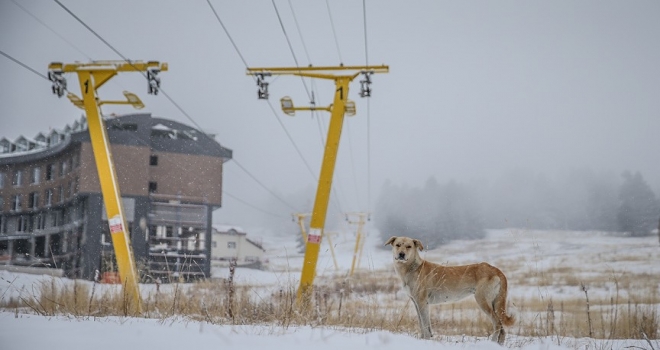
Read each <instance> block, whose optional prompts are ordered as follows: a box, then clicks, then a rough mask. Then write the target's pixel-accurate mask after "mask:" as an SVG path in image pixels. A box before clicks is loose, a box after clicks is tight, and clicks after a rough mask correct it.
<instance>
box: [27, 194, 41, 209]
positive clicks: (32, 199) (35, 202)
mask: <svg viewBox="0 0 660 350" xmlns="http://www.w3.org/2000/svg"><path fill="white" fill-rule="evenodd" d="M38 206H39V193H38V192H32V193H30V195H29V196H28V208H31V209H37V207H38Z"/></svg>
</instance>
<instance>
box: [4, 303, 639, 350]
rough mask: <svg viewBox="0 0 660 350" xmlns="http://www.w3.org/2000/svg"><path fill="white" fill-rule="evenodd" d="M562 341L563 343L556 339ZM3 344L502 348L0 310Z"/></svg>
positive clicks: (522, 343) (462, 341) (527, 346)
mask: <svg viewBox="0 0 660 350" xmlns="http://www.w3.org/2000/svg"><path fill="white" fill-rule="evenodd" d="M511 338H513V341H508V343H510V344H512V347H516V348H520V349H521V350H563V349H572V348H579V349H589V348H608V349H625V348H631V347H632V348H642V349H643V348H646V346H647V344H646V343H645V342H644V341H633V340H610V341H607V340H603V341H597V340H593V339H553V338H550V337H545V338H544V337H540V338H523V337H515V336H514V337H511ZM557 343H560V344H561V345H558V344H557ZM0 345H2V349H26V350H27V349H51V350H58V349H69V350H70V349H94V350H115V349H117V348H118V347H121V348H122V349H177V348H189V349H195V350H203V349H271V350H272V349H287V350H298V349H300V350H303V349H304V350H308V349H314V350H325V349H328V350H334V349H344V350H348V349H381V350H389V349H392V350H394V349H396V350H401V349H415V350H425V349H429V350H430V349H435V350H437V349H442V350H459V349H460V350H464V349H468V350H498V349H502V347H501V346H499V345H497V344H496V343H493V342H491V341H488V340H486V339H485V338H475V337H447V338H444V339H441V340H437V339H433V340H422V339H417V338H415V337H411V336H409V335H404V334H394V333H390V332H383V331H379V332H359V331H354V330H353V331H351V330H346V329H332V328H327V327H317V328H312V327H286V328H285V327H278V326H259V325H256V326H255V325H238V326H231V325H213V324H209V323H206V322H195V321H188V320H185V319H181V318H169V319H163V320H156V319H143V318H122V317H102V318H91V317H66V316H55V317H46V316H37V315H26V314H21V313H18V314H17V313H12V312H6V311H5V312H0Z"/></svg>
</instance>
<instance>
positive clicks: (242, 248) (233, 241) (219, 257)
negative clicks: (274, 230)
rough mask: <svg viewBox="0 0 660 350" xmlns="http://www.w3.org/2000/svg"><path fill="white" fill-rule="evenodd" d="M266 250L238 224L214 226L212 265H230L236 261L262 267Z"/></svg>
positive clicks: (243, 264)
mask: <svg viewBox="0 0 660 350" xmlns="http://www.w3.org/2000/svg"><path fill="white" fill-rule="evenodd" d="M265 252H266V250H265V249H264V247H263V245H262V244H261V243H259V242H256V241H254V240H251V239H249V238H248V237H247V233H246V232H245V231H244V230H243V229H241V228H239V227H236V226H221V225H214V226H213V237H212V244H211V257H212V263H211V264H212V265H213V266H216V267H225V266H229V263H230V262H231V261H235V262H236V265H237V266H244V267H254V268H262V267H263V265H264V263H265V261H264V253H265Z"/></svg>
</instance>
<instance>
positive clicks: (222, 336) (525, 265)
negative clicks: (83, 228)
mask: <svg viewBox="0 0 660 350" xmlns="http://www.w3.org/2000/svg"><path fill="white" fill-rule="evenodd" d="M251 232H253V231H251ZM259 233H260V234H261V237H260V238H261V239H262V241H263V242H264V247H265V248H266V256H267V258H268V265H267V270H253V269H247V268H237V269H236V273H235V276H234V280H235V283H236V284H237V285H250V286H253V287H254V288H255V290H256V291H257V292H258V293H261V291H263V290H264V289H278V288H282V287H290V286H297V284H298V281H299V278H300V267H301V266H302V262H303V254H302V253H299V252H298V251H297V249H296V238H297V237H291V236H280V235H277V234H271V233H268V232H267V231H262V232H259ZM354 238H355V237H354V233H351V232H346V233H339V234H337V235H336V236H334V237H333V248H334V250H335V253H336V259H337V264H338V268H337V269H335V267H334V263H333V259H332V256H331V253H330V249H329V245H328V240H324V242H323V243H322V246H321V252H320V257H319V261H318V264H317V279H318V280H320V281H323V280H324V279H326V278H332V277H337V276H339V277H345V276H346V275H347V272H348V271H349V270H350V267H351V264H352V260H353V253H354V247H355V241H354ZM383 241H384V240H383V239H382V238H381V237H380V236H379V235H378V234H371V235H369V236H368V237H367V238H366V243H365V246H364V252H363V258H362V261H361V264H360V266H361V267H360V269H361V270H363V271H364V270H368V271H370V273H373V274H382V275H383V276H387V274H393V269H392V265H391V264H392V262H391V253H390V250H389V249H383ZM423 256H424V257H425V258H426V259H429V260H432V261H436V262H441V263H447V264H452V265H457V264H467V263H475V262H480V261H488V262H490V263H492V264H494V265H496V266H497V265H500V264H502V265H504V266H507V268H508V269H509V270H507V271H505V272H506V273H507V274H508V275H515V274H519V273H526V274H530V275H534V274H535V273H539V274H541V272H544V271H546V270H547V269H550V268H564V267H566V268H575V269H576V272H575V275H576V276H577V278H580V279H588V277H589V276H591V275H595V274H599V275H603V274H611V275H612V276H614V277H616V276H620V275H623V274H631V273H636V274H644V275H648V276H658V275H659V274H660V249H658V241H657V237H624V236H621V235H616V234H610V233H603V232H563V231H530V230H516V229H510V230H493V231H489V232H488V235H487V238H485V239H484V240H476V241H469V240H466V241H454V242H452V243H450V244H448V245H445V246H441V247H437V248H436V249H432V250H428V251H424V252H423ZM212 274H213V277H214V278H227V277H228V269H226V268H214V269H213V271H212ZM511 281H515V279H514V278H511ZM73 283H87V284H90V285H91V282H88V281H74V280H70V279H66V278H60V277H54V276H48V275H31V274H24V273H18V272H10V271H5V270H0V299H2V300H3V301H5V302H6V301H7V300H9V299H10V298H13V299H17V298H19V297H20V296H34V297H36V296H38V295H39V292H40V290H41V285H42V284H57V285H64V284H67V285H71V284H73ZM653 283H655V284H656V285H657V286H656V287H655V288H656V289H655V290H656V291H657V290H659V289H660V281H656V282H652V283H651V285H653ZM189 286H190V285H185V284H184V285H178V286H177V287H178V288H188V287H189ZM613 286H614V284H613V283H606V284H605V285H593V286H590V289H589V297H590V298H598V297H601V298H609V297H612V296H614V295H616V293H617V291H616V289H615V288H614V287H613ZM174 287H175V285H168V284H163V285H160V293H169V292H172V291H173V288H174ZM509 287H510V295H511V296H514V297H523V296H524V297H530V296H537V297H539V298H541V299H546V298H552V299H554V300H563V299H571V298H582V297H583V295H584V294H583V291H582V290H580V288H578V287H576V286H569V285H564V284H563V282H561V281H553V283H550V284H547V285H535V284H534V282H530V283H529V284H527V285H517V284H516V283H515V282H510V286H509ZM95 288H96V292H97V293H99V294H100V293H104V292H106V291H112V290H118V288H120V286H118V285H106V284H97V285H95ZM155 288H156V287H155V285H153V284H145V285H141V287H140V290H141V293H142V295H143V296H144V297H147V296H150V295H153V294H154V293H155ZM630 292H631V293H632V292H635V291H634V290H633V291H630ZM621 293H622V294H625V291H623V290H622V291H621ZM261 295H267V294H264V293H262V294H261ZM379 297H380V296H379ZM387 298H392V296H391V295H387V296H386V295H383V296H382V299H383V300H385V299H387ZM396 298H399V297H396ZM404 299H405V298H403V297H401V298H400V299H398V301H399V302H400V300H404ZM388 301H389V300H388ZM512 311H513V312H514V313H515V311H516V310H515V307H514V308H513V310H512ZM434 333H435V337H434V339H432V340H422V339H419V338H417V337H416V336H415V335H414V334H397V333H391V332H386V331H368V330H364V329H358V328H351V329H347V328H338V327H310V326H288V327H284V326H278V325H267V324H263V325H226V324H224V325H220V324H210V323H207V322H198V321H193V320H190V319H187V318H183V317H174V318H164V319H148V318H126V317H88V316H70V315H69V316H40V315H35V314H34V313H33V312H31V310H29V309H18V310H13V309H5V310H3V311H0V349H40V348H47V349H88V348H93V349H95V350H105V349H115V348H117V347H124V348H127V349H155V348H164V349H174V348H177V347H181V346H185V347H190V348H194V349H196V350H197V349H211V348H213V349H219V348H223V349H238V348H245V349H287V350H297V349H310V348H314V349H315V350H321V349H338V348H343V349H384V350H387V349H397V350H400V349H402V348H403V349H409V348H410V349H443V350H445V349H446V350H454V349H476V350H496V349H500V348H501V347H500V346H499V345H497V344H495V343H493V342H491V341H488V340H487V339H486V338H485V337H474V336H470V337H468V336H463V337H460V336H445V335H442V330H441V329H434ZM651 342H652V344H654V345H653V346H655V347H656V348H660V346H658V345H660V344H659V343H658V341H657V340H651ZM649 345H650V344H649V343H647V342H646V341H644V340H632V339H629V340H626V339H624V340H598V339H591V338H580V339H575V338H566V337H556V336H555V337H522V336H517V335H515V334H513V332H511V331H510V332H509V336H508V337H507V341H506V343H505V346H506V347H515V348H521V349H526V350H537V349H538V350H541V349H543V350H546V349H547V350H551V349H592V348H596V349H600V348H603V349H604V348H607V349H627V348H642V349H649Z"/></svg>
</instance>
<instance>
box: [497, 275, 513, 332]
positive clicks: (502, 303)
mask: <svg viewBox="0 0 660 350" xmlns="http://www.w3.org/2000/svg"><path fill="white" fill-rule="evenodd" d="M497 277H499V278H500V292H499V293H497V297H495V302H494V303H493V309H494V310H493V311H494V312H495V314H497V317H498V318H499V319H500V321H502V324H503V325H505V326H507V327H510V326H513V324H514V323H515V322H516V319H515V317H513V316H509V315H507V313H506V295H507V290H508V289H507V281H506V276H504V273H502V271H500V269H497Z"/></svg>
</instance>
